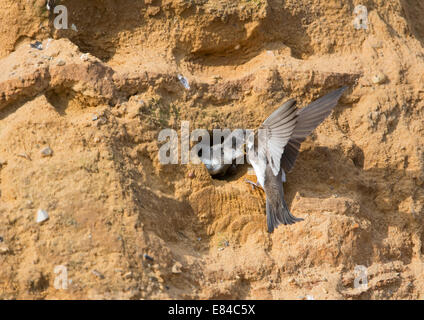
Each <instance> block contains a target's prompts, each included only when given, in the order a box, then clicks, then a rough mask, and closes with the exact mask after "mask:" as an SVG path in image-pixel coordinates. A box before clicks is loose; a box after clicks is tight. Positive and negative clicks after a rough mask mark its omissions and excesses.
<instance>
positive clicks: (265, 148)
mask: <svg viewBox="0 0 424 320" xmlns="http://www.w3.org/2000/svg"><path fill="white" fill-rule="evenodd" d="M296 110H297V108H296V101H295V100H293V99H291V100H289V101H287V102H286V103H284V104H283V105H282V106H281V107H280V108H278V109H277V110H275V111H274V112H273V113H272V114H271V115H270V116H269V117H268V118H267V119H266V120H265V121H264V122H263V124H262V126H261V127H260V128H259V132H258V135H259V136H258V156H259V158H265V157H266V159H267V161H268V164H269V166H270V167H271V169H272V172H273V174H274V175H275V176H276V175H277V174H278V172H279V171H280V161H281V156H282V154H283V153H284V147H285V146H286V145H287V143H288V141H289V140H290V138H291V136H292V134H293V130H294V129H295V127H296V122H297V117H298V115H297V112H296Z"/></svg>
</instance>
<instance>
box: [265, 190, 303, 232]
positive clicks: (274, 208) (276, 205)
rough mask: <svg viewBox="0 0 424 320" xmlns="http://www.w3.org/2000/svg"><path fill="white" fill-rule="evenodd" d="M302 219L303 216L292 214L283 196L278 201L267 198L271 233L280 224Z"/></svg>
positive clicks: (267, 218)
mask: <svg viewBox="0 0 424 320" xmlns="http://www.w3.org/2000/svg"><path fill="white" fill-rule="evenodd" d="M302 220H303V219H302V218H296V217H295V216H293V215H292V214H291V212H290V210H289V208H288V207H287V204H286V202H285V201H284V199H283V197H281V198H280V199H279V201H277V202H271V201H270V200H269V199H268V198H267V199H266V222H267V225H268V232H269V233H272V232H273V231H274V229H275V228H277V227H278V226H279V225H280V224H284V225H287V224H293V223H296V222H299V221H302Z"/></svg>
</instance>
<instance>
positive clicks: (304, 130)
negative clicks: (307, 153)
mask: <svg viewBox="0 0 424 320" xmlns="http://www.w3.org/2000/svg"><path fill="white" fill-rule="evenodd" d="M346 88H347V87H343V88H340V89H337V90H334V91H332V92H330V93H329V94H327V95H325V96H323V97H321V98H319V99H317V100H315V101H314V102H311V103H310V104H309V105H308V106H306V107H305V108H302V109H300V110H298V112H297V123H296V127H295V128H294V130H293V133H292V136H291V138H290V140H289V141H288V143H287V146H286V148H285V150H284V153H283V156H282V158H281V167H282V168H283V169H284V171H285V172H290V171H291V169H293V166H294V163H295V161H296V158H297V155H298V154H299V149H300V144H301V143H302V142H303V141H305V139H306V137H307V136H308V135H309V134H311V132H312V131H314V129H315V128H316V127H318V126H319V125H320V123H321V122H323V121H324V119H325V118H326V117H328V115H329V114H330V113H331V111H332V110H333V108H334V107H335V106H336V105H337V102H338V101H339V99H340V97H341V95H342V94H343V92H344V91H345V90H346Z"/></svg>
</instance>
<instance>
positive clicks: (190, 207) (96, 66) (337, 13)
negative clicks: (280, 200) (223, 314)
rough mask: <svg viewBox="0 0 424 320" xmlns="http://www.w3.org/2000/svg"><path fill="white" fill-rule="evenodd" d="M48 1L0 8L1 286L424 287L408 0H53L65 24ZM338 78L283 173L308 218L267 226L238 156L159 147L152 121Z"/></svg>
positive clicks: (123, 293) (213, 119)
mask: <svg viewBox="0 0 424 320" xmlns="http://www.w3.org/2000/svg"><path fill="white" fill-rule="evenodd" d="M44 3H45V1H42V0H39V1H20V2H19V3H18V2H16V1H12V0H3V1H2V2H1V4H0V21H1V23H0V43H1V44H2V45H1V46H0V57H1V60H0V70H1V73H0V160H1V165H0V191H1V195H0V265H1V268H0V298H2V299H4V298H18V299H19V298H31V299H38V298H47V299H52V298H71V299H72V298H107V299H109V298H110V299H113V298H117V299H122V298H133V299H140V298H148V299H156V298H188V299H197V298H202V299H208V298H220V299H226V298H242V299H244V298H259V299H268V298H273V299H302V298H304V297H306V296H312V297H313V298H315V299H368V298H372V299H393V298H398V299H416V298H423V297H424V273H423V271H424V270H423V269H424V268H423V267H424V261H423V254H424V247H423V240H424V230H423V227H422V224H423V215H424V120H423V119H424V102H423V98H424V88H423V83H424V49H423V44H424V24H423V21H424V4H423V3H422V1H419V0H394V1H382V0H381V1H380V0H375V1H373V0H367V1H362V2H359V1H352V0H349V1H341V0H331V1H326V2H325V3H323V2H322V1H318V0H302V1H299V0H296V1H294V0H290V1H282V0H281V1H278V0H240V1H217V0H209V1H207V0H192V1H190V0H162V1H160V0H144V1H130V0H122V1H113V0H104V1H102V0H92V1H82V0H81V1H80V0H74V1H66V0H65V1H60V3H59V4H62V5H65V6H66V7H67V9H68V13H69V29H68V30H56V29H55V28H54V27H53V19H54V18H55V15H53V14H51V13H49V12H47V11H46V10H45V8H44ZM358 4H362V5H365V6H366V7H367V8H368V13H369V14H368V19H369V21H368V22H369V24H368V29H367V30H364V29H361V30H356V29H355V28H354V27H353V20H354V18H355V15H354V14H353V10H354V8H355V6H356V5H358ZM72 24H74V26H75V28H73V29H72V28H71V25H72ZM49 38H51V39H52V40H48V39H49ZM35 40H40V41H42V43H43V49H42V50H38V49H35V48H31V47H30V45H29V43H34V42H35ZM178 74H181V75H183V76H184V77H186V78H187V80H188V82H189V84H190V89H189V90H187V89H185V88H184V87H183V85H182V84H181V83H180V82H179V80H178V77H177V75H178ZM342 85H347V86H349V87H350V89H349V90H348V91H347V93H346V94H345V95H344V96H343V98H342V100H341V102H340V104H339V105H338V106H337V107H336V109H335V111H334V112H333V114H332V115H331V117H329V118H328V119H327V120H326V121H325V122H324V123H323V124H322V125H321V126H320V127H319V128H318V129H317V130H316V131H315V132H314V134H313V135H312V136H311V137H310V138H308V140H307V141H306V142H305V143H304V144H303V146H302V152H301V153H300V156H299V157H298V160H297V163H296V166H295V168H294V170H293V171H292V172H291V173H289V174H288V175H287V180H288V182H287V183H286V184H285V191H286V200H287V202H288V204H289V206H290V208H291V210H292V212H293V214H294V215H295V216H298V217H303V218H305V221H304V222H301V223H297V224H295V225H292V226H286V227H284V226H283V227H279V228H278V229H277V230H276V231H275V232H274V233H273V234H272V235H269V234H268V233H266V223H265V199H264V194H263V193H262V192H261V191H260V190H252V189H251V188H250V186H249V185H247V184H246V183H245V182H244V179H245V178H246V177H248V176H249V172H248V168H247V167H246V166H242V167H240V168H239V170H237V171H236V172H235V173H233V174H232V175H230V176H228V177H226V178H225V179H223V180H216V179H212V178H211V177H210V176H209V174H208V172H207V170H206V169H205V167H204V166H203V165H193V164H190V165H173V166H171V165H161V164H160V163H159V160H158V150H159V147H160V144H159V143H158V140H157V137H158V133H159V131H160V130H161V129H163V128H174V129H176V130H179V127H180V124H181V121H183V120H188V121H190V126H191V128H192V129H194V128H205V129H208V130H212V129H214V128H230V129H234V128H240V127H243V128H254V127H256V126H258V125H259V124H260V123H261V122H262V121H263V120H264V119H265V118H266V116H267V115H268V114H270V113H271V112H272V111H273V110H274V109H275V108H277V107H278V106H279V105H280V104H281V103H282V102H283V101H284V100H286V99H289V98H296V99H297V100H298V104H299V106H305V105H306V104H307V103H309V102H310V101H312V100H314V99H316V98H318V97H319V96H321V95H324V94H325V93H327V92H329V91H330V90H332V89H335V88H337V87H340V86H342ZM46 148H50V150H51V151H52V154H50V155H47V156H46V155H45V154H43V153H42V151H44V153H46V150H45V149H46ZM47 153H48V152H47ZM38 209H43V210H45V211H47V212H48V214H49V219H48V220H47V221H44V222H43V223H41V224H39V223H36V221H35V219H36V213H37V210H38ZM57 266H64V267H66V270H67V276H68V281H67V284H68V288H67V289H66V290H64V289H57V288H56V287H57V286H56V287H55V285H54V284H55V281H56V282H57V281H58V277H59V276H63V273H61V272H62V271H63V269H60V268H59V269H56V271H58V273H55V272H54V271H55V268H56V267H57ZM357 266H365V268H366V270H367V277H368V287H367V288H364V287H363V288H355V286H354V283H355V277H357V274H356V273H355V268H357ZM60 270H62V271H60ZM59 279H62V278H59Z"/></svg>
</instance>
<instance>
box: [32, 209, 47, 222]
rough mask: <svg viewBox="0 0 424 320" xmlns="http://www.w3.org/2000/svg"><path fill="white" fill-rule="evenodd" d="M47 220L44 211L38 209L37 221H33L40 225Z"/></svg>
mask: <svg viewBox="0 0 424 320" xmlns="http://www.w3.org/2000/svg"><path fill="white" fill-rule="evenodd" d="M48 218H49V215H48V213H47V212H46V211H44V210H42V209H39V210H38V211H37V219H36V220H35V221H36V222H37V223H41V222H43V221H46V220H47V219H48Z"/></svg>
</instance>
